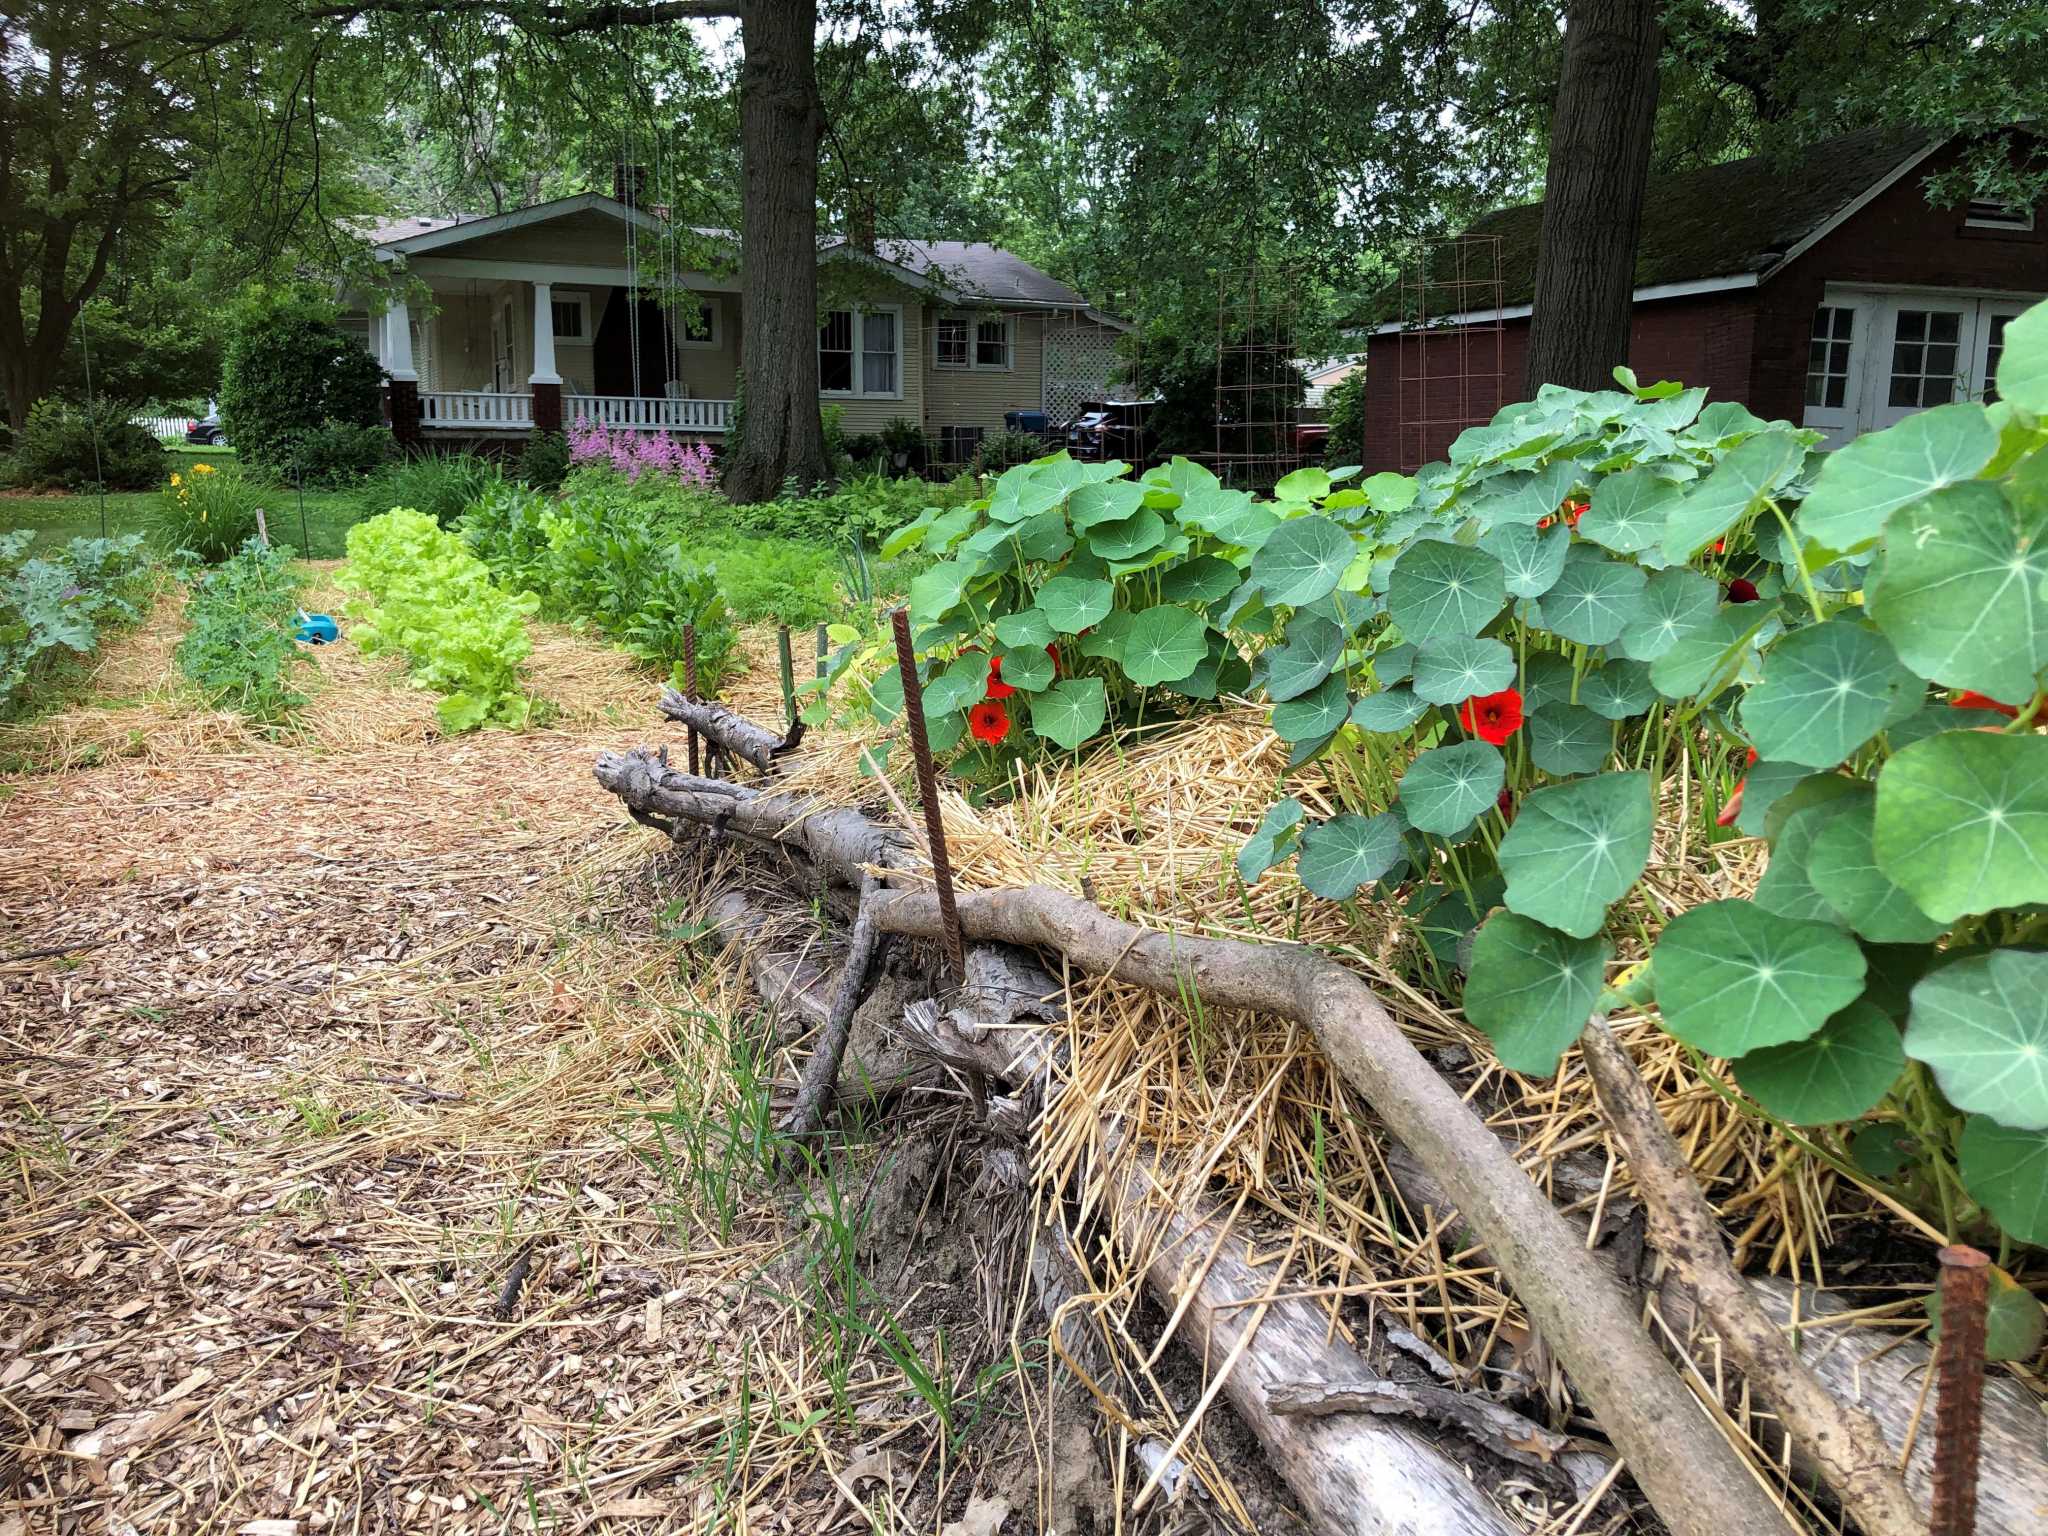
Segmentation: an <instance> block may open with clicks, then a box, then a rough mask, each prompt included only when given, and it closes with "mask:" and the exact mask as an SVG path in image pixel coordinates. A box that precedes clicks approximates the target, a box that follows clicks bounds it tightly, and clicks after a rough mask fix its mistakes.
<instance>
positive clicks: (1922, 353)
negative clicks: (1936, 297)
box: [1885, 309, 1963, 410]
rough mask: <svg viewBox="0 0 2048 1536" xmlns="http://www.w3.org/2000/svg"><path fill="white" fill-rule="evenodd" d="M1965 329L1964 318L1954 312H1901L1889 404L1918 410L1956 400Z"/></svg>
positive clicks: (1893, 358) (1893, 343) (1922, 310)
mask: <svg viewBox="0 0 2048 1536" xmlns="http://www.w3.org/2000/svg"><path fill="white" fill-rule="evenodd" d="M1962 329H1963V317H1962V316H1961V315H1960V314H1958V313H1957V312H1956V311H1955V310H1953V309H1901V310H1900V311H1899V318H1898V329H1897V331H1896V332H1894V334H1893V339H1892V368H1891V383H1890V387H1889V388H1888V389H1887V391H1886V394H1885V398H1886V401H1887V403H1888V404H1890V405H1894V406H1911V407H1913V408H1914V409H1916V410H1917V409H1922V408H1924V407H1926V406H1930V405H1947V404H1948V403H1949V401H1951V400H1953V399H1955V398H1956V377H1957V374H1956V364H1957V362H1958V359H1959V357H1960V355H1961V351H1962V340H1963V336H1962Z"/></svg>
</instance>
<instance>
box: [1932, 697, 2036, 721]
mask: <svg viewBox="0 0 2048 1536" xmlns="http://www.w3.org/2000/svg"><path fill="white" fill-rule="evenodd" d="M1948 707H1949V708H1950V709H1989V710H1994V711H1996V712H1997V713H1999V714H2001V715H2004V716H2005V717H2006V719H2008V720H2017V719H2018V718H2019V714H2020V712H2019V709H2018V707H2017V706H2016V705H2012V704H2001V703H1999V702H1998V700H1996V699H1994V698H1992V697H1990V696H1989V695H1988V694H1982V693H1969V692H1964V693H1959V694H1957V695H1956V696H1955V697H1954V698H1952V699H1950V700H1949V701H1948Z"/></svg>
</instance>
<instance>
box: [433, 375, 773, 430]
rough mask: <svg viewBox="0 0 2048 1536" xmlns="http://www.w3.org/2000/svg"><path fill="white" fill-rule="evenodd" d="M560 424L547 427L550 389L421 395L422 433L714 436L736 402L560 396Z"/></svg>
mask: <svg viewBox="0 0 2048 1536" xmlns="http://www.w3.org/2000/svg"><path fill="white" fill-rule="evenodd" d="M558 401H559V403H558V404H557V405H556V407H555V415H556V418H557V419H556V421H555V423H554V424H553V425H549V426H543V423H542V420H541V414H539V413H544V412H545V408H546V404H547V400H546V386H545V385H543V386H541V393H540V394H535V393H534V392H533V391H531V390H527V391H519V392H509V391H508V392H500V391H497V390H489V389H423V390H421V391H420V392H419V405H420V418H419V424H420V430H421V431H422V432H429V433H432V432H442V433H450V432H453V433H468V434H475V433H480V432H532V431H534V430H535V429H536V428H541V430H544V431H559V430H566V429H567V428H570V427H574V426H575V425H576V424H577V423H579V422H588V423H589V424H590V425H592V426H600V427H604V428H606V429H607V430H613V431H616V430H620V429H624V430H625V431H628V432H677V433H701V434H707V435H715V434H719V433H723V432H724V431H725V430H726V429H727V427H728V426H729V425H730V424H731V420H732V405H733V403H732V401H730V400H693V399H674V398H671V397H669V396H665V395H574V394H564V395H560V396H558Z"/></svg>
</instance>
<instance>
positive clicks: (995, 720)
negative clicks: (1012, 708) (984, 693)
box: [967, 690, 1014, 742]
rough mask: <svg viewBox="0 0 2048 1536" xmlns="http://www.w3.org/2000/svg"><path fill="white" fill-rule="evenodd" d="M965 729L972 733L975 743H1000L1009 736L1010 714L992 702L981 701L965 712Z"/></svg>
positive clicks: (988, 700)
mask: <svg viewBox="0 0 2048 1536" xmlns="http://www.w3.org/2000/svg"><path fill="white" fill-rule="evenodd" d="M1013 691H1014V690H1013ZM967 728H968V729H969V730H970V731H972V732H974V739H975V740H976V741H987V742H997V741H1001V740H1002V739H1003V738H1004V737H1005V736H1007V735H1009V734H1010V712H1009V711H1008V710H1007V709H1005V708H1003V706H1002V705H1000V704H998V703H995V702H994V701H993V700H990V699H983V700H982V701H981V702H980V703H979V704H977V705H975V706H974V708H972V709H970V710H969V711H967Z"/></svg>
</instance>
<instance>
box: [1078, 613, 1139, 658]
mask: <svg viewBox="0 0 2048 1536" xmlns="http://www.w3.org/2000/svg"><path fill="white" fill-rule="evenodd" d="M1137 617H1138V616H1137V615H1136V614H1134V613H1132V612H1131V611H1130V610H1129V609H1128V608H1113V609H1111V610H1110V611H1109V612H1108V613H1106V614H1104V615H1103V616H1102V617H1101V619H1099V620H1098V621H1097V622H1096V623H1095V624H1093V625H1091V626H1090V628H1089V630H1088V633H1087V634H1085V635H1077V636H1076V637H1075V639H1076V643H1077V644H1078V645H1079V646H1080V648H1081V654H1082V655H1083V656H1099V657H1101V658H1103V659H1104V660H1107V661H1120V660H1121V659H1122V658H1123V654H1124V639H1125V637H1126V636H1128V635H1129V634H1130V632H1131V625H1132V624H1133V623H1135V622H1136V621H1137Z"/></svg>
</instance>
